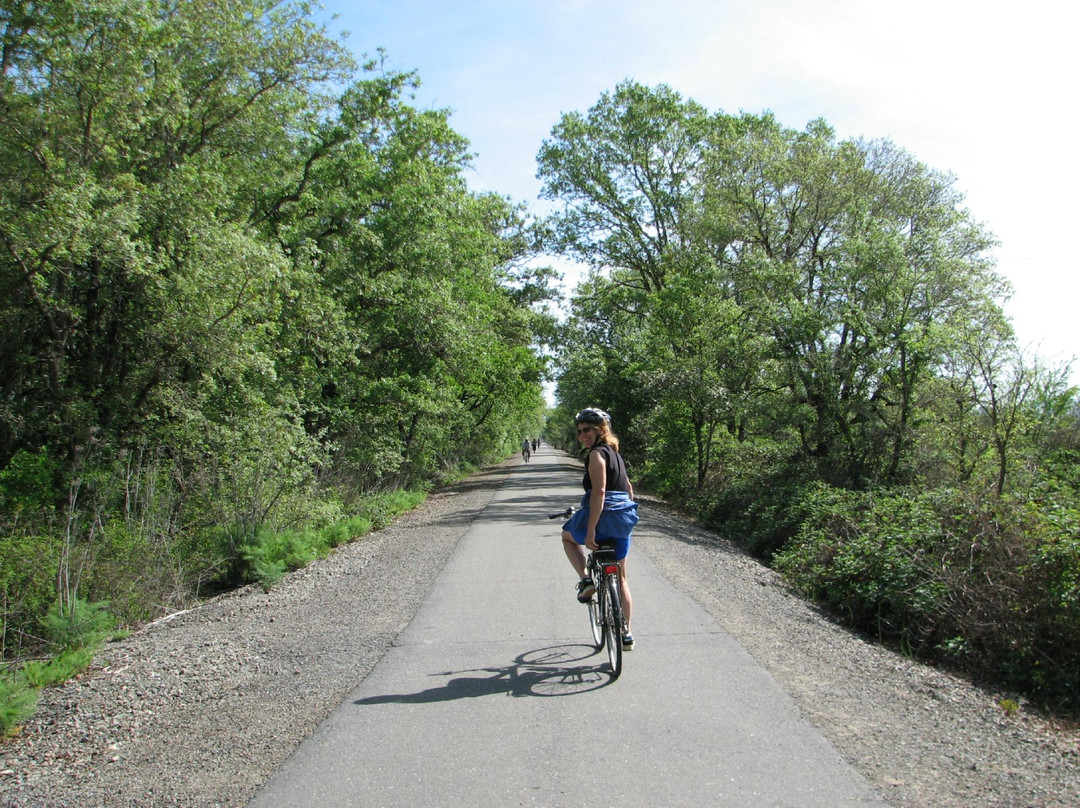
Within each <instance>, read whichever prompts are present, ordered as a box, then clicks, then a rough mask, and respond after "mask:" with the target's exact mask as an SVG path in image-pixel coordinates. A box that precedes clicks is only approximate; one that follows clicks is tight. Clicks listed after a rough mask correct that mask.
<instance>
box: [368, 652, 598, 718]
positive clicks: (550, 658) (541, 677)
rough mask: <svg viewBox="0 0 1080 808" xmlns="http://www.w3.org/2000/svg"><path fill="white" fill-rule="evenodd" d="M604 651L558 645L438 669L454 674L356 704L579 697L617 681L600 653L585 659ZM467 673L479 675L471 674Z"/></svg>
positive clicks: (440, 674)
mask: <svg viewBox="0 0 1080 808" xmlns="http://www.w3.org/2000/svg"><path fill="white" fill-rule="evenodd" d="M597 654H598V651H597V650H596V648H595V647H594V646H592V645H582V644H580V643H578V644H573V645H553V646H550V647H548V648H540V649H537V650H535V651H529V652H527V653H524V654H521V655H519V656H518V657H517V658H516V659H515V660H514V662H513V664H511V665H506V666H503V667H490V668H472V669H468V670H462V671H446V672H444V673H433V674H430V675H431V676H449V677H453V678H451V679H450V680H449V681H447V682H446V683H445V684H443V685H440V686H438V687H431V688H428V689H427V690H421V691H420V692H418V693H388V694H386V695H382V696H368V697H367V698H363V699H357V700H356V701H354V702H353V704H357V705H369V704H430V703H434V702H439V701H454V700H456V699H475V698H479V697H481V696H500V695H504V696H514V697H522V696H543V697H548V696H574V695H578V694H580V693H588V692H589V691H592V690H596V689H598V688H601V687H606V686H607V685H609V684H611V683H612V682H613V681H614V679H612V678H611V673H610V671H608V670H607V669H606V668H605V667H603V666H602V664H601V662H600V658H599V657H597V664H596V665H595V666H582V665H581V664H579V663H581V662H583V661H584V660H586V659H588V658H589V657H591V656H595V655H597ZM604 659H605V660H606V657H604ZM464 674H477V675H475V676H467V675H464Z"/></svg>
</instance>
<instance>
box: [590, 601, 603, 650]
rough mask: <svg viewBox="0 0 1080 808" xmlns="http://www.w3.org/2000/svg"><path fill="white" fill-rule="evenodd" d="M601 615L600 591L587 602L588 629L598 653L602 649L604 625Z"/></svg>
mask: <svg viewBox="0 0 1080 808" xmlns="http://www.w3.org/2000/svg"><path fill="white" fill-rule="evenodd" d="M603 619H604V617H603V614H602V613H601V611H600V591H599V590H597V592H596V594H595V595H593V596H592V598H591V599H590V600H589V628H591V629H592V640H593V645H595V646H596V650H597V651H599V650H600V649H601V648H603V647H604V624H603Z"/></svg>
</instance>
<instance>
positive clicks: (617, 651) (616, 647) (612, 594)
mask: <svg viewBox="0 0 1080 808" xmlns="http://www.w3.org/2000/svg"><path fill="white" fill-rule="evenodd" d="M604 597H605V598H606V599H607V604H606V605H607V608H605V609H604V644H605V645H607V656H608V662H609V663H610V664H611V678H612V679H618V678H619V674H620V673H622V657H623V651H622V625H623V614H622V600H620V598H619V587H618V584H617V581H616V576H614V575H605V576H604Z"/></svg>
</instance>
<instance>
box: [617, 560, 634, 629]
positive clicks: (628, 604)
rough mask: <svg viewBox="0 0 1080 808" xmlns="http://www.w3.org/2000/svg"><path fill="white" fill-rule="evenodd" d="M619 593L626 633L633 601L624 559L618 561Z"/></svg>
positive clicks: (628, 627)
mask: <svg viewBox="0 0 1080 808" xmlns="http://www.w3.org/2000/svg"><path fill="white" fill-rule="evenodd" d="M619 594H620V596H621V597H622V610H623V616H624V617H625V618H626V633H627V634H633V632H632V631H631V630H630V618H631V617H632V616H633V614H634V602H633V601H632V600H631V599H630V585H629V584H628V583H627V582H626V559H625V558H624V559H623V560H622V561H620V562H619Z"/></svg>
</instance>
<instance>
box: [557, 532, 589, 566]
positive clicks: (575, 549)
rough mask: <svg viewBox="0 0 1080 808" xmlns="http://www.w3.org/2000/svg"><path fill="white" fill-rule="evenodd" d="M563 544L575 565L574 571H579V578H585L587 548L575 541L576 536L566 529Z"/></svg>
mask: <svg viewBox="0 0 1080 808" xmlns="http://www.w3.org/2000/svg"><path fill="white" fill-rule="evenodd" d="M562 546H563V550H564V551H566V557H567V558H569V559H570V563H571V564H573V565H574V571H575V572H577V574H578V578H584V577H585V548H584V547H582V546H581V545H580V544H578V543H577V542H576V541H574V537H573V536H571V535H570V533H569V531H566V530H564V531H563V534H562Z"/></svg>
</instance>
